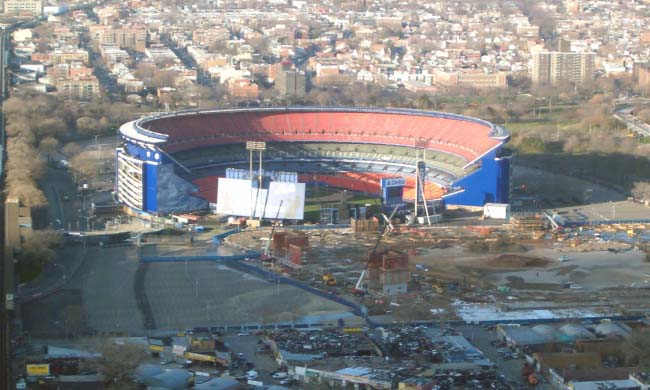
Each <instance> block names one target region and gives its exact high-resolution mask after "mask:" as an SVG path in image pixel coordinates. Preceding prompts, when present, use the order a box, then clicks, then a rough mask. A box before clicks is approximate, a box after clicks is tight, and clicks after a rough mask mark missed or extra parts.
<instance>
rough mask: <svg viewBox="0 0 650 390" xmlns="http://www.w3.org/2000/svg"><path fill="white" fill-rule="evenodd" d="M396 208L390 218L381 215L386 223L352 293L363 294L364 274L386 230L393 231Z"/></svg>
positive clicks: (396, 207)
mask: <svg viewBox="0 0 650 390" xmlns="http://www.w3.org/2000/svg"><path fill="white" fill-rule="evenodd" d="M398 208H399V205H397V206H395V208H394V209H393V212H392V213H390V217H386V215H385V214H383V213H382V216H383V218H384V220H386V223H385V224H384V227H383V228H382V229H381V232H380V233H379V237H377V241H375V246H373V247H372V251H370V255H369V256H368V261H367V262H366V266H365V267H364V268H363V271H361V275H360V276H359V280H357V283H356V284H355V286H354V290H353V292H355V293H363V292H364V291H363V279H364V277H365V276H366V273H367V272H368V266H369V265H370V261H371V260H372V258H373V257H374V256H375V253H377V248H379V244H380V243H381V239H382V238H383V237H384V234H385V233H386V230H389V231H393V224H392V222H391V221H392V220H393V217H394V216H395V213H396V212H397V209H398Z"/></svg>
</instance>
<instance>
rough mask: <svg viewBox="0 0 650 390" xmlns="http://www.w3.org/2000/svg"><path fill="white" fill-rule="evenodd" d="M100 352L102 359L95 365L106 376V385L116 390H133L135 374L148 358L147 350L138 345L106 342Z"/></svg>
mask: <svg viewBox="0 0 650 390" xmlns="http://www.w3.org/2000/svg"><path fill="white" fill-rule="evenodd" d="M99 352H100V353H101V357H100V358H98V359H97V360H96V361H95V365H96V368H97V371H98V372H100V373H102V374H104V379H105V382H106V384H107V385H110V386H113V387H112V388H115V389H130V388H132V386H133V380H132V375H133V372H134V371H135V369H136V368H137V367H138V365H139V364H140V363H142V362H143V361H144V359H145V358H146V357H147V353H146V352H145V350H144V349H143V348H142V347H141V346H138V345H133V344H122V345H121V344H116V343H114V342H112V341H106V342H105V343H103V344H102V345H101V347H100V350H99Z"/></svg>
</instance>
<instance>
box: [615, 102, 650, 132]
mask: <svg viewBox="0 0 650 390" xmlns="http://www.w3.org/2000/svg"><path fill="white" fill-rule="evenodd" d="M632 109H633V107H627V108H623V109H621V110H618V111H616V112H615V113H614V118H616V119H618V120H619V121H621V122H623V123H624V124H625V125H626V126H627V128H628V129H629V130H632V131H634V132H636V133H638V134H640V135H642V136H644V137H650V125H649V124H647V123H645V122H642V121H640V120H638V119H636V118H635V117H634V116H633V115H631V112H632Z"/></svg>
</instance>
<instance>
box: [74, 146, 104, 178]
mask: <svg viewBox="0 0 650 390" xmlns="http://www.w3.org/2000/svg"><path fill="white" fill-rule="evenodd" d="M70 169H71V170H72V174H73V175H74V177H75V179H77V180H87V179H90V178H92V177H95V176H96V175H97V170H98V169H99V161H98V160H97V157H96V155H95V152H93V151H84V152H81V153H79V154H77V155H76V156H74V157H72V158H71V159H70Z"/></svg>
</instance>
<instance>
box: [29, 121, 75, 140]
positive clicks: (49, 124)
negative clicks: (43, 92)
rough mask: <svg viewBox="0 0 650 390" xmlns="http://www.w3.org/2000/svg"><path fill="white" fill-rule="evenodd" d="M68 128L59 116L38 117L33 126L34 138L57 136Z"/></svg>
mask: <svg viewBox="0 0 650 390" xmlns="http://www.w3.org/2000/svg"><path fill="white" fill-rule="evenodd" d="M67 130H68V125H67V124H66V123H65V121H63V119H61V118H60V117H49V118H40V119H39V120H38V121H37V124H36V127H35V128H34V134H35V135H36V138H43V137H47V136H53V137H59V136H62V135H63V134H64V133H65V132H66V131H67Z"/></svg>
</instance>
